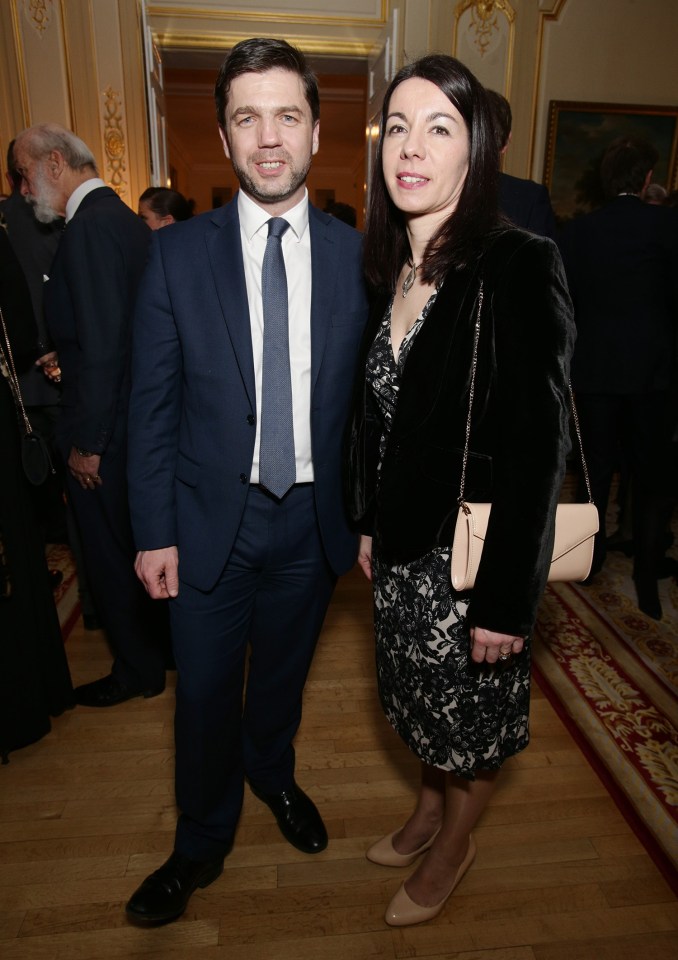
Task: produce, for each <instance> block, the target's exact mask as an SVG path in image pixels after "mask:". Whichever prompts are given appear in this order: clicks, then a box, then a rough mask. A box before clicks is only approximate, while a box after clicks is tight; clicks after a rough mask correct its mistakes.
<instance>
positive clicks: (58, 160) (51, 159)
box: [47, 150, 66, 180]
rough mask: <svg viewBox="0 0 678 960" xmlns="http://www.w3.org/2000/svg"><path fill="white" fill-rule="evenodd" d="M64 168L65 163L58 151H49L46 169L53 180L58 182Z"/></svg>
mask: <svg viewBox="0 0 678 960" xmlns="http://www.w3.org/2000/svg"><path fill="white" fill-rule="evenodd" d="M65 168H66V161H65V160H64V158H63V154H61V153H60V152H59V151H58V150H50V152H49V154H48V156H47V169H48V170H49V172H50V176H51V177H52V179H54V180H58V179H59V177H60V176H61V174H62V173H63V172H64V169H65Z"/></svg>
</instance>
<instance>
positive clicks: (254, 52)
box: [214, 37, 320, 129]
mask: <svg viewBox="0 0 678 960" xmlns="http://www.w3.org/2000/svg"><path fill="white" fill-rule="evenodd" d="M276 67H277V68H278V69H281V70H289V71H290V73H296V74H297V75H298V76H299V77H300V79H301V82H302V83H303V85H304V93H305V94H306V100H307V101H308V105H309V107H310V108H311V116H312V117H313V122H314V123H315V122H316V121H317V120H318V119H319V118H320V94H319V93H318V81H317V79H316V76H315V74H314V73H313V71H312V70H311V68H310V67H309V66H308V63H307V62H306V57H305V56H304V55H303V53H302V52H301V50H297V48H296V47H293V46H292V45H291V44H289V43H288V42H287V41H286V40H274V39H271V38H269V37H253V38H252V39H250V40H241V41H240V43H236V45H235V46H234V47H233V49H232V50H231V52H230V53H229V55H228V56H227V57H226V59H225V60H224V62H223V63H222V65H221V69H220V71H219V76H218V77H217V81H216V83H215V85H214V99H215V102H216V107H217V123H218V124H219V126H220V127H221V128H222V129H225V127H226V116H225V111H226V102H227V100H228V94H229V91H230V89H231V83H232V82H233V81H234V80H235V78H236V77H239V76H241V75H242V74H243V73H266V72H267V71H268V70H273V69H275V68H276Z"/></svg>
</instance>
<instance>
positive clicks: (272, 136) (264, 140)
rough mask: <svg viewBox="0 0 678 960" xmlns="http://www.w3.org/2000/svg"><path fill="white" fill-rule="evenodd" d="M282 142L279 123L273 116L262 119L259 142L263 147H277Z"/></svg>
mask: <svg viewBox="0 0 678 960" xmlns="http://www.w3.org/2000/svg"><path fill="white" fill-rule="evenodd" d="M280 142H281V138H280V131H279V130H278V124H277V123H276V122H275V120H273V119H272V118H271V119H269V120H262V122H261V125H260V127H259V143H260V145H261V146H262V147H275V146H277V145H278V144H279V143H280Z"/></svg>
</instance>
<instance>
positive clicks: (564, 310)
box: [346, 55, 574, 926]
mask: <svg viewBox="0 0 678 960" xmlns="http://www.w3.org/2000/svg"><path fill="white" fill-rule="evenodd" d="M497 163H498V157H497V143H496V140H495V137H494V131H493V127H492V117H491V114H490V109H489V105H488V102H487V97H486V94H485V91H484V89H483V87H482V86H481V85H480V83H479V82H478V81H477V80H476V79H475V77H474V76H473V75H472V74H471V73H470V71H469V70H468V69H467V68H466V67H465V66H464V65H463V64H462V63H460V61H458V60H455V59H454V58H452V57H449V56H444V55H433V56H426V57H423V58H422V59H421V60H418V61H416V62H414V63H411V64H409V65H407V66H405V67H403V68H402V69H401V70H400V71H399V72H398V73H397V74H396V76H395V78H394V79H393V81H392V82H391V84H390V86H389V88H388V90H387V91H386V96H385V98H384V104H383V108H382V115H381V132H380V137H379V142H378V146H377V156H376V161H375V173H374V177H373V179H372V183H371V186H370V195H369V197H370V199H369V206H368V215H367V228H366V233H365V268H366V274H367V278H368V280H369V281H370V283H371V285H372V287H373V288H374V289H375V291H376V297H375V301H374V307H373V310H372V313H371V316H370V322H369V325H368V328H367V332H366V336H365V339H364V341H363V351H362V354H361V363H360V366H359V374H358V379H357V383H356V388H355V401H354V413H353V418H352V421H351V427H350V430H349V434H348V441H347V446H348V450H347V480H346V489H347V491H348V504H349V511H350V514H351V516H352V517H353V518H354V520H355V522H356V523H357V524H358V525H359V527H360V529H361V531H362V533H363V536H362V538H361V546H360V553H359V563H360V565H361V566H362V568H363V570H364V572H365V574H366V576H367V577H368V579H371V580H372V585H373V589H374V617H375V634H376V650H377V678H378V686H379V695H380V698H381V703H382V706H383V708H384V711H385V713H386V716H387V717H388V719H389V721H390V722H391V724H392V725H393V727H394V729H395V730H396V731H397V732H398V734H399V735H400V736H401V737H402V739H403V740H404V742H405V743H406V744H407V746H408V747H409V748H410V750H412V751H413V753H414V754H415V755H416V756H417V757H418V758H419V760H420V761H421V786H420V791H419V796H418V799H417V802H416V806H415V809H414V811H413V813H412V814H411V816H410V817H409V818H408V819H407V820H406V822H405V824H404V825H403V826H402V827H401V828H399V829H397V830H395V831H394V832H393V833H390V834H388V835H387V836H385V837H383V838H382V839H381V840H379V841H378V842H377V843H375V844H374V845H373V846H372V847H371V848H370V849H369V850H368V852H367V857H368V859H370V860H372V861H374V862H375V863H380V864H383V865H385V866H397V867H404V866H408V865H410V864H413V863H414V862H415V861H416V860H417V859H418V858H419V857H422V855H423V854H425V856H423V859H421V862H420V863H419V865H418V866H417V868H416V870H415V871H414V873H413V874H412V875H411V876H410V877H408V878H407V880H405V883H404V884H403V885H401V887H400V889H399V890H398V892H397V893H396V894H395V896H394V897H393V899H392V900H391V903H390V904H389V906H388V908H387V911H386V922H387V923H388V924H391V925H393V926H403V925H406V924H412V923H420V922H422V921H425V920H430V919H432V918H433V917H435V916H437V915H438V914H439V913H440V912H441V910H442V909H443V907H444V904H445V901H446V900H447V898H448V897H449V896H450V894H451V893H452V892H453V890H454V889H455V887H456V886H457V884H458V883H459V882H460V880H461V879H462V877H463V876H464V873H465V872H466V870H467V869H468V868H469V866H470V865H471V863H472V861H473V858H474V855H475V842H474V839H473V836H472V830H473V828H474V826H475V824H476V823H477V822H478V819H479V817H480V816H481V815H482V813H483V811H484V809H485V807H486V805H487V802H488V800H489V798H490V796H491V794H492V791H493V789H494V786H495V784H496V782H497V778H498V775H499V771H500V768H501V767H502V764H503V763H504V761H505V760H507V759H508V758H509V757H511V756H513V755H514V754H516V753H518V752H519V751H521V750H523V749H524V748H525V747H526V746H527V743H528V740H529V728H528V712H529V699H530V633H531V631H532V628H533V626H534V622H535V618H536V614H537V608H538V605H539V602H540V599H541V596H542V593H543V590H544V586H545V584H546V578H547V574H548V568H549V564H550V560H551V554H552V549H553V531H554V517H555V510H556V505H557V501H558V494H559V491H560V486H561V482H562V479H563V475H564V472H565V456H566V453H567V451H568V449H569V432H568V422H569V408H570V401H569V395H568V386H567V383H568V372H569V358H570V354H571V351H572V345H573V339H574V325H573V322H572V305H571V303H570V299H569V296H568V293H567V286H566V282H565V274H564V271H563V268H562V263H561V261H560V256H559V253H558V249H557V247H556V246H555V244H554V243H553V242H552V241H551V240H549V239H546V238H544V237H538V236H535V235H534V234H532V233H527V232H526V231H524V230H519V229H517V228H515V227H513V226H508V225H506V224H504V223H502V222H501V220H500V217H499V213H498V210H497V201H496V192H495V191H496V172H497ZM478 323H479V339H478V349H477V370H476V374H475V377H474V384H475V387H474V396H473V416H472V421H471V428H470V450H469V456H468V463H467V464H466V468H465V469H466V486H465V494H466V497H467V498H468V499H469V500H479V501H488V502H491V504H492V511H491V514H490V519H489V524H488V528H487V537H486V540H485V546H484V550H483V553H482V558H481V560H480V566H479V569H478V575H477V579H476V582H475V586H474V588H473V590H471V591H469V592H465V593H457V592H455V591H454V590H453V588H452V585H451V582H450V557H451V545H452V538H453V535H454V527H455V520H456V517H457V513H458V498H459V496H460V486H461V476H462V464H463V459H464V458H463V451H464V447H465V438H466V436H467V433H466V430H467V418H468V415H469V404H470V394H471V380H472V375H473V367H474V364H473V356H474V352H475V351H474V341H475V337H474V334H475V331H476V329H477V326H476V325H477V324H478Z"/></svg>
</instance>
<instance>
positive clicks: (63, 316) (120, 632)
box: [14, 123, 166, 707]
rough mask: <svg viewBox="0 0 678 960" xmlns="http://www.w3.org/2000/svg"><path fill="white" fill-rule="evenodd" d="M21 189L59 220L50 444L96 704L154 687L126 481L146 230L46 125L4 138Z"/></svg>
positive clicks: (150, 609) (59, 131) (82, 151)
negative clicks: (90, 622) (57, 406)
mask: <svg viewBox="0 0 678 960" xmlns="http://www.w3.org/2000/svg"><path fill="white" fill-rule="evenodd" d="M14 159H15V163H16V168H17V170H18V172H19V173H20V175H21V177H22V183H21V192H22V195H23V196H24V197H26V198H27V199H28V201H29V203H31V205H32V206H33V210H34V213H35V216H36V217H37V219H38V220H39V221H41V222H42V223H49V222H51V221H53V220H56V219H58V218H59V217H65V218H66V229H65V230H64V233H63V236H62V239H61V241H60V243H59V247H58V250H57V254H56V257H55V259H54V262H53V264H52V269H51V272H50V279H49V282H48V283H47V284H46V285H45V286H46V291H45V310H46V317H47V324H48V327H49V331H50V334H51V336H52V339H53V341H54V343H55V346H56V349H57V352H58V355H59V365H60V367H61V371H62V388H63V392H62V412H61V416H60V419H59V422H58V424H57V430H56V439H57V446H58V447H59V450H60V452H61V455H62V457H63V460H64V462H65V464H66V481H67V495H68V498H69V502H70V505H71V507H72V509H73V512H74V515H75V518H76V521H77V525H78V530H79V534H80V539H81V543H82V547H83V552H84V558H85V564H86V568H87V574H88V579H89V586H90V589H91V591H92V594H93V597H94V601H95V604H96V608H97V612H98V614H99V616H100V618H101V622H102V625H103V627H104V629H105V630H106V634H107V638H108V640H109V643H110V645H111V648H112V651H113V654H114V661H113V665H112V668H111V673H110V674H109V675H107V676H105V677H102V678H101V679H99V680H95V681H94V682H92V683H87V684H83V685H81V686H80V687H77V688H76V691H75V693H76V700H77V702H78V703H80V704H84V705H87V706H96V707H104V706H111V705H113V704H116V703H121V702H122V701H124V700H128V699H129V698H130V697H135V696H141V695H143V696H145V697H150V696H155V695H156V694H158V693H161V692H162V690H163V689H164V686H165V668H164V663H165V656H166V652H165V651H164V650H163V643H162V640H163V633H164V629H165V628H164V625H163V612H165V613H166V611H163V610H162V608H160V607H158V606H156V605H153V604H152V603H150V601H149V600H148V597H147V596H146V594H145V593H144V591H143V589H142V588H141V587H140V585H139V583H138V581H137V580H136V578H135V576H134V570H133V562H134V546H133V541H132V533H131V527H130V521H129V507H128V502H127V483H126V465H127V457H126V453H127V451H126V446H127V405H128V400H129V354H130V335H131V329H130V327H131V317H132V308H133V303H134V297H135V294H136V290H137V285H138V282H139V278H140V276H141V273H142V271H143V267H144V264H145V262H146V256H147V251H148V243H149V239H150V231H149V230H148V228H147V227H146V226H145V225H144V224H143V223H142V222H141V220H139V218H138V217H137V216H136V214H134V213H133V212H132V211H131V210H130V209H129V207H127V206H126V205H125V204H124V203H123V202H122V200H120V198H119V197H118V196H117V195H116V194H115V192H114V191H113V190H111V189H110V187H107V186H106V185H105V184H104V182H103V180H101V179H100V178H99V177H98V175H97V169H96V164H95V161H94V157H93V155H92V152H91V151H90V149H89V148H88V147H87V146H86V144H84V143H83V141H82V140H80V138H79V137H76V136H75V134H74V133H72V132H71V131H70V130H66V129H64V128H63V127H61V126H59V125H58V124H51V123H50V124H41V125H38V126H35V127H30V128H29V129H28V130H25V131H23V133H21V134H19V136H18V137H17V138H16V142H15V144H14Z"/></svg>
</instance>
